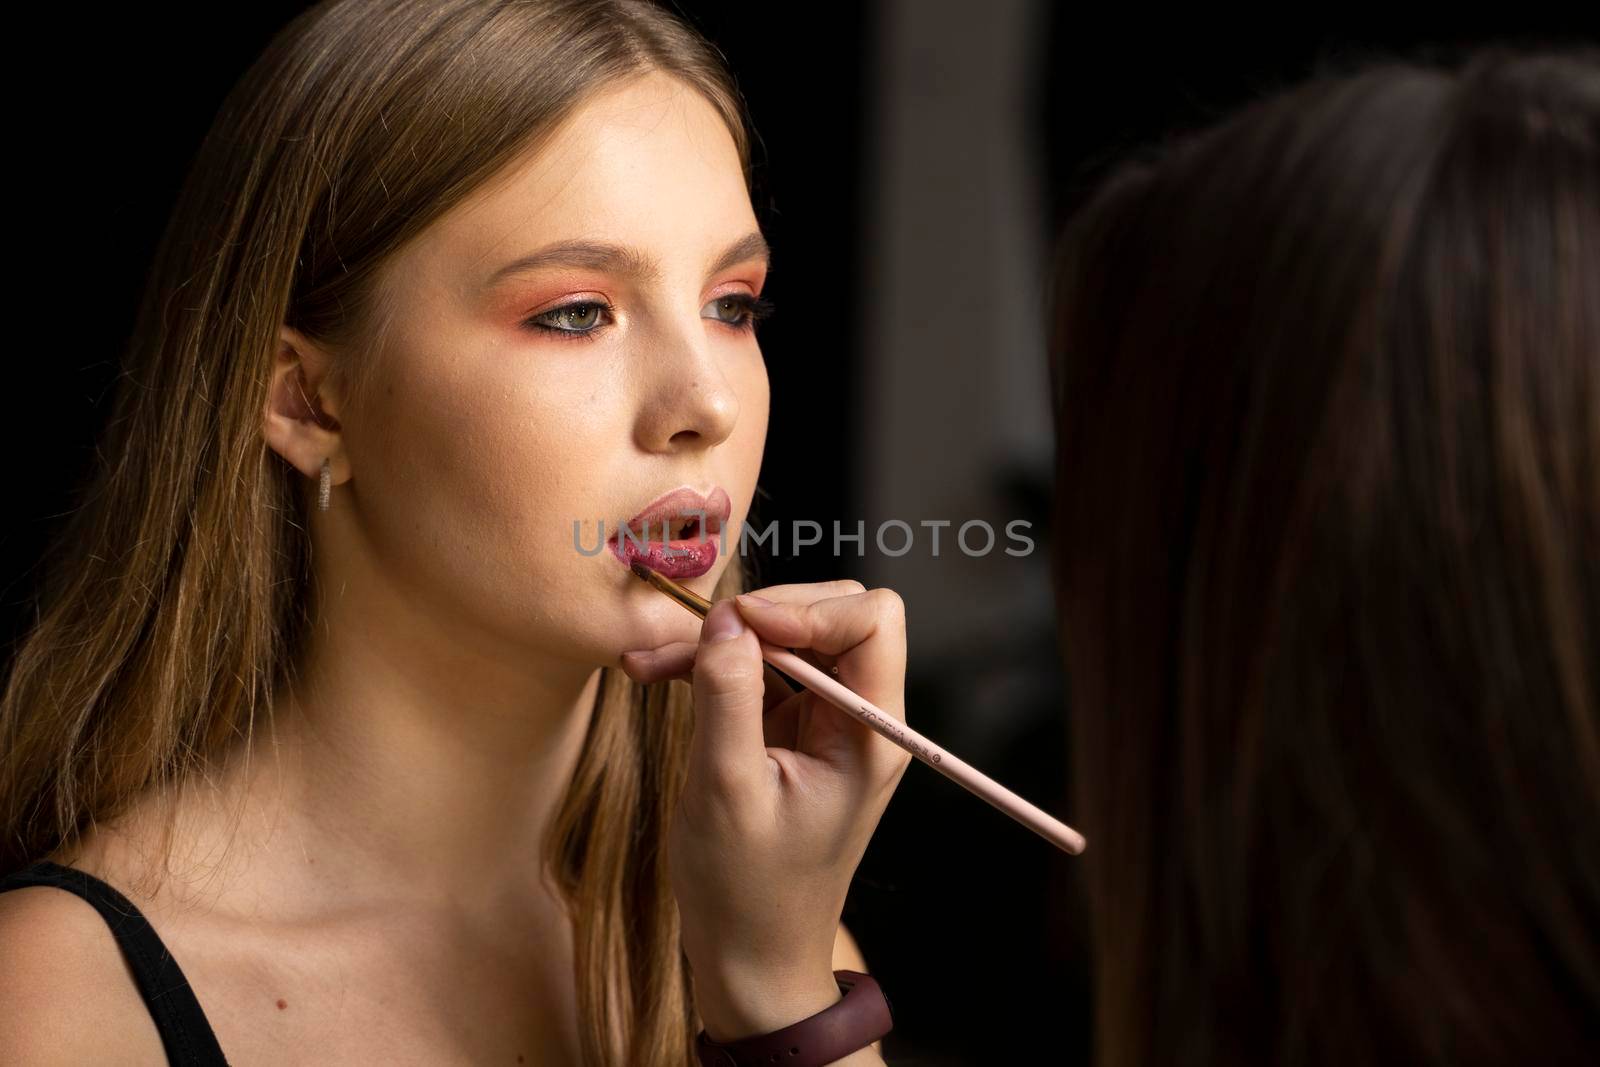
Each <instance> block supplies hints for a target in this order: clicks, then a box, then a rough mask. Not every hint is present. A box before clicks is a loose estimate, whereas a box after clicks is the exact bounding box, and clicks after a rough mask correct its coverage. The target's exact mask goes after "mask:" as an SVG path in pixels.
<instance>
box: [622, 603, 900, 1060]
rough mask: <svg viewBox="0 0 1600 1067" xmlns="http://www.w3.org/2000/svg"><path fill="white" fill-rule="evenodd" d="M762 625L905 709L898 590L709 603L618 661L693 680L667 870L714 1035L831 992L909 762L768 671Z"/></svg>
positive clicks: (877, 700) (737, 1031) (782, 1014)
mask: <svg viewBox="0 0 1600 1067" xmlns="http://www.w3.org/2000/svg"><path fill="white" fill-rule="evenodd" d="M757 634H760V636H761V637H762V638H764V639H766V640H767V641H768V642H769V643H771V644H774V645H777V646H779V647H782V648H793V649H794V650H795V651H796V652H797V653H798V654H800V655H801V656H802V657H804V658H806V659H808V660H810V661H811V662H813V663H814V664H816V665H817V666H818V667H820V668H821V669H822V670H824V671H828V670H830V668H837V673H836V674H835V677H837V678H838V680H839V681H840V682H841V683H843V684H844V685H846V686H848V687H850V688H851V689H853V690H855V691H856V692H858V693H860V694H861V695H862V696H863V697H865V698H866V699H867V700H870V701H872V702H873V703H874V704H876V705H877V706H878V707H880V708H882V709H883V710H884V711H885V712H888V713H889V714H891V715H893V716H895V717H896V718H898V719H901V720H902V721H904V719H905V661H906V637H905V616H904V612H903V608H902V605H901V601H900V598H899V597H898V596H897V595H896V594H895V593H893V592H892V591H890V590H887V589H873V590H866V589H864V588H863V587H862V586H861V585H860V583H858V582H831V583H823V584H817V585H789V586H774V587H771V588H768V589H763V590H760V591H759V593H758V594H755V595H751V594H746V595H745V596H743V597H740V598H738V603H737V606H736V605H735V603H734V602H733V601H731V600H724V601H720V602H718V603H717V604H715V605H714V606H713V607H712V609H711V612H710V614H709V615H708V616H707V617H706V620H705V623H704V625H703V627H702V629H701V633H700V640H699V643H698V644H690V643H687V642H680V643H679V644H677V645H669V646H665V647H664V648H662V649H657V650H653V651H651V652H646V653H643V654H635V653H629V654H627V655H626V656H624V657H623V666H624V669H625V670H626V671H627V673H628V674H629V675H630V676H632V677H634V678H637V679H639V680H641V681H657V680H660V679H661V678H667V677H680V678H687V679H689V680H690V681H692V683H693V685H694V701H695V731H694V740H693V743H692V746H691V752H690V757H689V768H688V776H687V778H686V780H685V782H684V787H683V792H682V794H681V797H680V801H679V804H678V810H677V815H676V819H675V822H674V825H673V828H672V832H671V835H670V838H669V847H670V848H671V850H672V851H671V859H670V867H671V872H672V883H673V890H674V893H675V894H676V896H677V899H678V909H679V913H680V915H681V916H682V920H683V943H684V951H685V953H686V954H687V955H688V957H689V961H690V964H691V966H692V967H693V970H694V973H695V995H696V1001H697V1003H698V1004H699V1007H700V1011H701V1017H702V1019H703V1020H704V1022H705V1025H706V1029H707V1030H708V1031H709V1032H710V1034H711V1036H712V1037H713V1038H716V1039H719V1040H723V1039H729V1038H733V1037H738V1036H745V1035H747V1034H755V1033H763V1032H766V1031H769V1030H774V1029H777V1028H779V1027H781V1026H786V1025H788V1024H789V1023H793V1022H797V1021H799V1020H800V1019H803V1018H805V1017H806V1016H808V1015H811V1014H814V1013H815V1012H818V1011H821V1010H822V1009H823V1008H825V1007H827V1006H828V1005H830V1004H832V1003H834V1002H835V1001H837V1000H838V999H839V989H838V986H837V985H836V984H835V983H834V980H833V965H832V958H833V949H834V942H835V939H836V937H837V936H838V929H839V920H840V915H841V913H842V911H843V908H844V900H845V894H846V892H847V890H848V889H849V886H850V880H851V878H852V877H853V876H854V874H855V870H856V866H857V865H858V864H859V863H860V861H861V856H862V854H863V853H864V852H865V851H866V847H867V842H868V840H869V839H870V838H871V836H872V833H873V830H874V829H876V827H877V825H878V819H879V817H880V816H881V815H882V814H883V810H884V808H885V806H886V805H887V804H888V802H889V797H890V796H891V795H892V794H893V793H894V789H895V787H896V786H897V785H898V784H899V782H900V778H901V776H902V775H903V774H904V773H905V769H906V766H907V764H909V763H910V761H911V757H910V755H909V754H908V753H906V752H905V751H904V750H903V749H901V748H900V747H899V746H897V745H895V744H894V743H893V742H891V741H889V740H887V739H886V738H884V737H882V736H880V735H878V734H877V733H875V732H873V731H872V730H869V729H868V728H867V727H865V726H863V725H862V724H861V723H859V722H857V721H856V720H855V719H853V718H851V717H850V716H849V715H847V714H845V713H844V712H842V711H840V710H839V709H838V708H835V707H834V706H833V705H831V704H829V703H828V702H827V701H825V700H823V699H822V698H821V697H819V696H816V695H814V694H812V693H810V692H809V691H806V690H800V691H799V692H793V691H791V690H790V689H789V688H788V687H787V686H786V685H784V683H783V681H782V679H781V678H779V677H778V676H777V675H775V674H773V673H771V672H768V671H766V670H765V664H764V662H763V661H762V659H761V653H760V647H759V644H758V642H757V640H756V635H757ZM807 650H809V651H807Z"/></svg>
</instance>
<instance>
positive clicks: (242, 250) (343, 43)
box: [0, 0, 752, 1065]
mask: <svg viewBox="0 0 1600 1067" xmlns="http://www.w3.org/2000/svg"><path fill="white" fill-rule="evenodd" d="M649 71H661V72H665V73H667V74H669V75H672V76H674V77H676V78H678V79H680V80H681V81H683V82H685V83H686V84H687V85H689V86H691V87H692V88H694V89H695V90H697V91H698V92H700V93H701V94H702V95H703V96H704V97H705V98H706V99H707V100H708V101H710V102H711V104H712V105H713V106H714V107H715V108H716V109H717V111H718V113H719V114H720V115H721V116H722V118H723V119H724V121H725V122H726V124H727V127H728V129H729V131H730V133H731V134H732V136H733V139H734V142H735V145H736V147H737V149H738V154H739V158H740V160H741V162H742V165H743V168H744V173H745V181H746V188H747V189H749V188H750V181H751V176H752V174H751V163H750V148H749V145H750V134H749V132H748V130H747V115H746V112H745V109H744V105H743V101H742V98H741V96H740V94H739V92H738V91H737V88H736V86H735V84H734V82H733V80H732V77H731V75H730V73H729V72H728V71H727V69H726V67H725V64H724V63H723V61H722V57H721V55H720V53H719V52H717V50H716V49H715V48H714V46H712V45H711V44H710V43H709V42H707V41H706V40H705V39H704V38H703V37H701V36H700V35H699V34H698V33H696V32H695V31H694V30H693V29H692V28H691V27H690V26H688V25H687V24H686V23H685V22H683V21H682V20H681V19H679V18H678V17H676V16H675V15H673V14H672V13H670V12H668V11H666V10H665V9H663V8H661V7H659V6H657V5H656V4H653V3H647V2H637V0H536V2H521V3H519V2H507V0H442V2H441V0H332V2H329V3H323V4H319V5H317V6H316V7H314V8H311V9H309V10H307V11H305V12H303V13H302V14H301V15H299V16H298V17H297V18H295V19H294V21H293V22H292V23H290V24H289V25H288V26H287V27H286V28H284V29H283V30H282V31H281V32H280V33H279V34H278V35H277V36H276V37H275V38H274V39H273V40H272V42H271V43H270V44H269V45H268V47H267V48H266V49H265V51H264V52H263V53H262V55H261V56H260V57H259V58H258V59H257V61H256V62H255V63H254V64H253V65H252V66H251V68H250V69H249V70H248V71H247V72H246V74H245V75H244V76H243V78H242V79H241V80H240V82H239V83H238V84H237V85H236V86H235V87H234V89H233V90H232V91H231V92H230V94H229V95H228V96H227V98H226V100H225V101H224V102H223V104H222V106H221V108H220V110H219V111H218V113H217V116H216V118H215V121H214V123H213V125H212V128H211V130H210V131H209V133H208V134H207V136H206V137H205V140H204V142H203V144H202V145H201V147H200V149H199V152H198V154H197V156H196V158H195V160H194V161H193V163H192V165H191V169H190V171H189V173H188V175H187V177H186V179H185V182H184V185H183V187H182V190H181V192H180V195H179V197H178V199H177V203H176V207H175V208H174V210H173V212H172V215H171V217H170V220H169V224H168V226H167V228H166V230H165V232H164V234H163V237H162V240H161V242H160V245H159V247H158V250H157V253H156V256H155V260H154V263H153V264H152V266H151V269H150V272H149V275H148V279H147V282H146V290H145V292H144V295H143V300H142V303H141V304H140V307H139V313H138V319H137V323H136V326H135V329H134V330H133V333H132V335H131V340H130V341H129V343H128V347H127V350H126V352H125V354H124V357H123V370H124V373H123V376H122V378H121V380H120V389H119V391H118V392H117V394H116V396H115V400H114V408H113V411H112V413H111V417H110V419H109V422H108V425H107V428H106V431H105V437H104V439H103V441H102V443H101V445H100V447H99V449H98V453H97V454H98V456H99V457H100V462H99V464H98V466H97V467H95V468H94V469H93V471H92V474H91V476H90V478H89V479H88V481H87V482H86V484H84V485H83V486H82V487H81V489H80V502H79V504H78V506H77V507H76V509H75V510H74V511H73V513H72V514H71V516H70V518H69V520H68V524H67V526H66V528H65V529H64V531H63V532H62V534H61V535H60V536H59V538H58V539H57V540H55V541H54V543H53V545H52V547H51V550H50V552H49V554H48V557H47V561H46V565H45V574H46V580H45V582H44V584H43V585H42V587H41V592H40V596H39V600H38V603H37V612H36V614H37V619H36V622H35V624H34V625H33V626H32V628H31V630H30V632H29V633H28V634H26V635H25V638H24V639H23V640H22V641H21V642H20V643H19V645H18V647H17V649H16V652H15V654H14V658H13V661H12V665H11V671H10V675H9V678H8V681H7V685H6V688H5V692H4V695H3V698H0V753H3V755H0V873H3V872H5V871H10V870H13V869H15V868H17V867H20V866H23V865H25V864H27V863H30V862H32V861H34V860H36V859H39V858H42V857H44V856H46V855H48V854H51V853H54V852H56V851H58V850H70V849H71V848H72V846H73V845H74V843H75V842H77V841H80V840H81V839H82V835H83V833H84V831H85V829H86V828H88V827H90V826H92V825H93V824H95V823H96V822H103V821H107V820H110V819H112V818H113V817H115V816H117V815H118V814H119V813H122V812H124V811H126V810H127V809H128V808H129V807H130V804H131V802H132V801H133V800H134V799H135V798H136V797H140V796H146V795H156V796H157V797H159V798H161V799H162V800H163V801H164V802H167V805H168V811H169V815H170V813H172V812H173V811H175V807H176V806H175V804H172V803H171V802H172V801H175V800H176V798H177V797H178V796H179V795H180V794H181V793H182V792H183V791H185V790H187V789H189V788H193V787H197V786H199V785H201V784H203V782H204V781H205V780H206V778H207V768H208V766H209V765H211V764H213V762H214V761H216V760H218V759H220V758H221V756H222V754H224V753H225V752H226V751H228V750H229V748H230V746H231V745H232V744H233V742H234V741H235V739H243V742H244V744H245V746H246V750H248V746H249V743H250V739H251V738H252V737H253V735H254V729H255V724H256V718H257V715H258V714H266V713H267V711H268V709H270V708H271V707H272V704H273V698H274V693H275V692H278V691H279V690H280V687H281V686H283V685H285V684H288V682H290V681H292V673H293V664H294V663H295V662H296V659H297V656H298V654H299V651H300V649H301V647H302V642H303V640H304V637H305V634H306V627H307V623H308V618H307V616H308V596H309V594H310V593H311V591H312V590H311V570H310V568H309V566H308V561H309V552H310V549H311V546H310V545H309V543H308V536H307V533H306V531H307V530H308V529H309V523H308V521H307V515H306V510H305V509H306V507H307V493H306V488H307V482H306V479H304V478H303V477H302V476H301V475H300V474H299V473H298V472H296V471H294V470H293V469H292V468H291V467H289V465H288V464H285V463H283V462H282V461H281V460H280V459H279V458H278V457H277V456H276V455H275V454H274V453H272V452H271V451H270V449H269V448H268V447H267V445H266V444H265V441H264V440H263V438H262V434H261V413H262V411H263V410H264V409H265V408H266V406H267V394H268V386H269V378H270V374H271V370H272V363H273V356H274V352H275V349H276V344H277V338H278V333H279V329H280V326H281V325H282V324H284V323H287V324H290V325H291V326H293V327H294V328H296V329H298V330H300V331H302V332H303V333H305V334H306V335H307V336H309V337H310V338H312V339H314V340H315V341H316V342H318V343H319V344H321V345H324V346H326V347H327V348H328V349H329V350H330V351H331V352H333V353H334V356H335V359H336V360H337V363H336V366H335V368H334V373H335V374H337V375H339V376H340V377H341V378H342V380H344V381H345V382H347V383H348V395H349V396H350V398H351V400H350V402H351V405H352V408H355V407H359V406H360V402H361V397H362V395H363V394H364V393H365V392H366V391H367V390H368V389H370V388H371V383H372V381H373V379H374V378H375V374H374V373H373V367H374V365H375V363H376V359H375V356H376V355H377V353H378V352H379V350H380V349H381V346H382V338H383V334H384V330H385V325H386V323H387V322H388V321H389V312H390V309H389V308H388V307H387V306H386V304H385V292H384V291H383V289H382V287H381V286H378V285H377V284H375V281H374V279H375V278H376V277H377V276H378V272H379V271H380V269H381V268H382V267H383V265H384V264H385V262H386V261H387V260H388V259H389V257H390V256H391V255H393V254H394V252H395V251H396V250H397V249H399V248H400V247H401V246H403V245H404V244H406V242H407V241H409V240H410V239H412V238H413V237H415V236H416V235H417V234H419V233H420V232H422V231H423V230H424V229H425V228H426V227H427V226H428V225H429V224H430V223H431V222H433V221H434V220H435V219H438V218H439V217H440V216H441V215H443V214H444V213H445V212H447V211H449V210H450V209H451V208H452V207H453V206H454V205H456V204H458V203H460V202H461V201H462V200H463V199H464V198H465V197H467V196H468V195H470V194H471V193H472V192H473V191H474V190H475V189H476V188H478V187H479V186H480V185H481V184H482V183H484V182H485V181H486V180H488V179H489V178H491V177H492V176H494V175H495V174H497V173H498V172H500V171H501V169H502V168H503V167H505V166H507V165H508V164H509V163H511V162H513V161H514V160H515V159H516V158H518V157H519V156H520V155H521V154H523V153H525V152H527V151H529V150H530V149H537V147H538V146H539V145H540V144H542V143H543V139H544V138H546V137H547V136H548V135H549V134H550V133H551V132H552V131H553V130H554V129H555V128H556V127H557V125H558V124H559V123H560V122H561V121H562V120H563V119H564V118H565V117H567V116H568V115H570V114H571V113H572V112H573V111H574V110H575V109H576V108H578V107H579V106H580V105H582V104H583V103H584V102H585V101H586V100H587V98H589V97H591V96H592V95H593V94H594V93H595V92H596V91H598V90H601V89H603V88H606V87H609V86H612V85H614V84H617V83H620V82H621V81H623V80H626V79H629V78H633V77H635V76H638V75H641V74H643V73H646V72H649ZM742 581H743V578H742V570H741V568H740V566H739V564H738V561H737V559H735V560H734V561H733V562H732V564H731V565H730V566H729V568H728V570H727V572H726V574H725V575H724V577H723V579H722V582H721V584H720V585H719V589H718V595H719V596H725V595H727V594H728V593H730V592H733V591H737V590H738V589H739V588H740V587H741V584H742ZM688 693H689V688H688V686H686V685H685V684H684V683H682V682H669V683H665V684H663V685H657V686H650V687H641V686H639V685H636V684H635V683H633V682H631V681H630V680H629V679H628V678H626V676H624V675H621V674H620V673H619V672H616V671H612V670H606V671H605V672H604V676H603V678H602V682H601V686H600V691H599V696H598V699H597V704H596V707H595V709H594V714H593V718H592V721H591V724H590V729H589V733H588V737H587V740H586V743H585V747H584V749H583V753H582V756H581V758H580V761H579V763H578V766H577V770H576V774H575V776H574V779H573V781H572V783H571V787H570V789H569V790H568V792H567V794H566V797H565V799H564V801H563V803H562V805H561V807H560V809H559V812H558V814H557V817H556V818H555V820H554V822H553V825H552V829H551V833H550V837H549V839H548V841H547V850H548V852H547V859H548V861H549V863H550V866H551V868H552V869H553V870H554V871H555V872H556V874H557V876H558V878H559V880H560V883H561V890H562V892H563V893H564V894H565V896H566V898H567V900H568V903H569V904H570V906H571V910H572V914H573V917H574V918H573V921H574V927H575V937H576V956H577V961H576V969H577V974H576V976H575V980H576V985H577V993H578V997H577V999H578V1006H579V1012H580V1022H581V1026H580V1030H581V1034H582V1042H583V1056H584V1059H585V1062H586V1063H589V1064H594V1065H598V1064H617V1063H627V1064H630V1065H657V1064H660V1065H666V1064H672V1065H679V1064H683V1063H686V1062H691V1061H692V1059H693V1051H692V1047H693V1046H692V1037H693V1023H694V1018H695V1016H694V1012H693V1004H692V994H691V992H690V989H689V984H688V971H687V965H686V962H685V959H684V957H683V954H682V952H681V949H680V946H679V940H678V928H677V910H676V906H675V903H674V900H673V897H672V895H671V891H670V883H669V881H668V878H667V872H666V869H665V862H666V860H665V856H664V848H663V842H664V841H665V837H666V832H667V828H668V823H669V820H670V818H671V815H672V812H673V809H674V807H675V801H676V797H677V792H678V789H679V786H680V784H681V780H682V775H683V770H684V767H685V760H686V753H687V744H688V739H689V736H690V733H691V731H692V711H693V708H692V704H691V702H690V701H689V699H688ZM165 827H166V828H165V831H164V836H163V842H164V848H165V849H167V850H170V846H171V840H172V822H171V819H170V817H169V818H168V820H167V821H166V824H165Z"/></svg>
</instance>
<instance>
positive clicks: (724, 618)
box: [705, 604, 744, 641]
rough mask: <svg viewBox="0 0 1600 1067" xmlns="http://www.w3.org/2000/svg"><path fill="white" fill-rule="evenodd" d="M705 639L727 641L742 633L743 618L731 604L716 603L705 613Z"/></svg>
mask: <svg viewBox="0 0 1600 1067" xmlns="http://www.w3.org/2000/svg"><path fill="white" fill-rule="evenodd" d="M705 626H706V640H707V641H727V640H728V639H730V638H734V637H738V636H739V635H740V634H742V633H744V620H743V619H741V618H739V613H738V612H737V611H735V610H733V605H731V604H728V605H727V606H724V605H723V604H718V605H716V606H715V607H713V608H712V609H711V611H710V613H709V614H707V615H706V623H705Z"/></svg>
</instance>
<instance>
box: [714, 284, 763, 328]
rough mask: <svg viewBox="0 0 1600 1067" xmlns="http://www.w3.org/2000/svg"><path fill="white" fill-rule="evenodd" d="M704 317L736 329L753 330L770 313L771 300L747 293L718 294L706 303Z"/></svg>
mask: <svg viewBox="0 0 1600 1067" xmlns="http://www.w3.org/2000/svg"><path fill="white" fill-rule="evenodd" d="M706 310H707V311H709V314H707V315H705V316H704V317H705V318H708V319H716V320H717V321H718V322H721V323H723V324H724V325H727V326H732V327H733V328H734V329H736V330H750V331H754V330H755V328H756V323H758V322H760V321H761V320H762V319H764V318H766V317H767V316H768V315H770V314H772V301H770V300H767V299H764V298H762V297H759V296H751V295H749V294H748V293H731V294H729V295H728V296H719V297H717V299H715V300H713V301H711V303H709V304H707V305H706Z"/></svg>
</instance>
